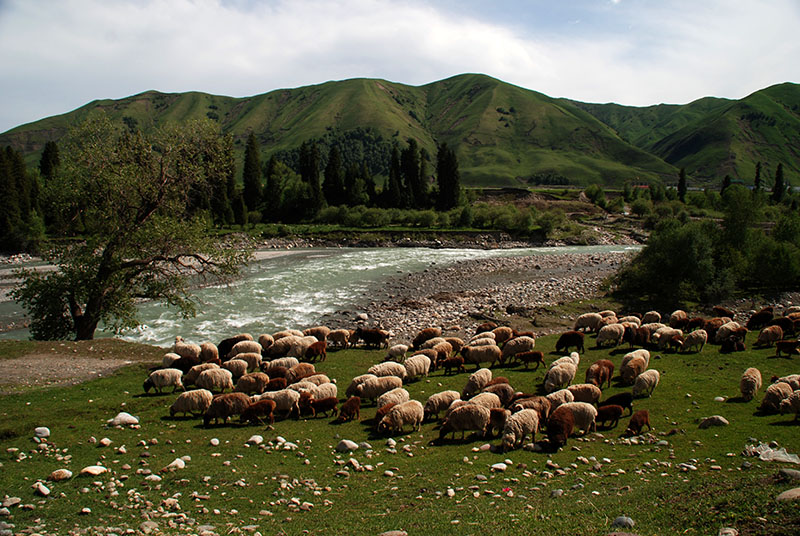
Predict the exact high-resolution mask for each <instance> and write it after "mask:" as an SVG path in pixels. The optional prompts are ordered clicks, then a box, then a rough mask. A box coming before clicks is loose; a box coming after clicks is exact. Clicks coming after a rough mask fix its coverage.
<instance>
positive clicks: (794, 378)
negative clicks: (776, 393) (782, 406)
mask: <svg viewBox="0 0 800 536" xmlns="http://www.w3.org/2000/svg"><path fill="white" fill-rule="evenodd" d="M776 381H779V382H783V383H788V384H789V386H790V387H791V388H792V391H797V390H798V389H800V374H789V375H788V376H783V377H781V378H778V379H777V380H776Z"/></svg>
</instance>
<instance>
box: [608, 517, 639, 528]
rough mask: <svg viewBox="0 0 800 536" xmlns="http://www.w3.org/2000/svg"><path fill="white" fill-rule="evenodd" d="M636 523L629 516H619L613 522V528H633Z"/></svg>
mask: <svg viewBox="0 0 800 536" xmlns="http://www.w3.org/2000/svg"><path fill="white" fill-rule="evenodd" d="M634 525H636V523H635V522H634V521H633V519H631V518H629V517H628V516H618V517H617V518H616V519H614V521H613V522H612V523H611V528H614V527H622V528H623V529H632V528H633V526H634Z"/></svg>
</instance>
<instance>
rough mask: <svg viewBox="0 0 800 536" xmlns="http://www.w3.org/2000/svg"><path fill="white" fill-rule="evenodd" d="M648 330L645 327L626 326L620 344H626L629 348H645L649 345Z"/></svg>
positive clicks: (649, 333)
mask: <svg viewBox="0 0 800 536" xmlns="http://www.w3.org/2000/svg"><path fill="white" fill-rule="evenodd" d="M650 335H651V332H650V329H649V328H647V327H635V326H626V327H625V333H623V334H622V342H627V343H628V346H629V348H633V347H634V346H647V345H648V344H649V343H650Z"/></svg>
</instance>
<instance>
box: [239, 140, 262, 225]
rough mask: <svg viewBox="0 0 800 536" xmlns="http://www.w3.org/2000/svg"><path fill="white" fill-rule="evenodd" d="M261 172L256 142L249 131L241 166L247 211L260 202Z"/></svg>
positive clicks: (256, 206) (257, 205) (254, 207)
mask: <svg viewBox="0 0 800 536" xmlns="http://www.w3.org/2000/svg"><path fill="white" fill-rule="evenodd" d="M261 173H262V171H261V157H260V156H259V147H258V142H257V141H256V137H255V135H254V134H253V133H252V132H251V133H250V135H249V136H248V137H247V144H246V145H245V148H244V166H243V168H242V187H243V194H244V202H245V205H247V210H248V211H253V210H256V208H258V207H259V205H260V204H261V196H262V189H263V185H262V174H261Z"/></svg>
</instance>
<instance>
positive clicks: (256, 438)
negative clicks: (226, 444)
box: [247, 434, 264, 445]
mask: <svg viewBox="0 0 800 536" xmlns="http://www.w3.org/2000/svg"><path fill="white" fill-rule="evenodd" d="M263 442H264V436H260V435H258V434H255V435H252V436H250V438H249V439H248V440H247V444H249V445H260V444H261V443H263Z"/></svg>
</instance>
